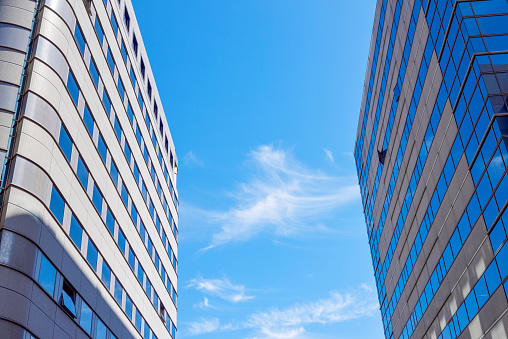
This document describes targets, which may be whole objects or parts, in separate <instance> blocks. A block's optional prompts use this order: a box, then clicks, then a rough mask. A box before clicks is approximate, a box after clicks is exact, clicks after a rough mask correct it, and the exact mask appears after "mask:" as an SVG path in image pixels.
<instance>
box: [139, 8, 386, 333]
mask: <svg viewBox="0 0 508 339" xmlns="http://www.w3.org/2000/svg"><path fill="white" fill-rule="evenodd" d="M133 2H134V8H135V10H136V16H137V19H138V22H139V24H140V27H141V32H142V34H143V41H144V43H145V46H146V49H147V51H148V55H149V58H150V64H151V67H152V69H153V71H154V74H155V78H156V81H157V87H158V90H159V93H160V94H161V97H162V101H163V106H164V109H165V112H166V115H167V117H168V123H169V126H170V129H171V133H172V136H173V140H174V142H175V145H176V151H177V155H178V158H179V174H178V185H177V186H178V191H179V197H180V216H179V217H180V219H179V230H180V238H179V249H178V252H179V270H178V274H179V280H178V294H179V299H178V337H179V338H184V337H185V338H187V337H188V338H198V339H199V338H212V339H214V338H222V339H223V338H226V339H227V338H246V339H254V338H257V339H264V338H267V339H268V338H318V339H320V338H339V339H346V338H360V339H362V338H369V339H371V338H382V337H383V334H382V333H383V332H382V325H381V319H380V315H379V310H378V303H377V297H376V292H375V285H374V278H373V271H372V264H371V261H370V254H369V247H368V243H367V236H366V231H365V225H364V221H363V215H362V206H361V200H360V194H359V189H358V186H357V181H358V180H357V178H356V171H355V168H354V159H353V155H352V153H353V147H354V139H355V136H356V128H357V123H358V114H359V109H360V103H361V97H362V91H363V82H364V78H365V67H366V64H367V58H368V49H369V44H370V36H371V33H372V22H373V17H374V10H375V1H374V0H367V1H339V0H333V1H332V0H313V1H310V0H306V1H302V0H256V1H252V0H245V1H239V0H235V1H233V0H206V1H205V0H199V1H198V0H185V1H183V0H179V1H176V0H164V1H163V0H133Z"/></svg>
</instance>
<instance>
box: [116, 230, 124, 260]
mask: <svg viewBox="0 0 508 339" xmlns="http://www.w3.org/2000/svg"><path fill="white" fill-rule="evenodd" d="M118 247H120V252H122V255H123V254H124V252H125V235H123V232H122V230H121V229H118Z"/></svg>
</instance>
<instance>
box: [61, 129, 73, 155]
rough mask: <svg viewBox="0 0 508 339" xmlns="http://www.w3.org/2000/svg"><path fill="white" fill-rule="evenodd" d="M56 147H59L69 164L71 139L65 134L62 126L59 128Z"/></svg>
mask: <svg viewBox="0 0 508 339" xmlns="http://www.w3.org/2000/svg"><path fill="white" fill-rule="evenodd" d="M58 146H60V149H61V150H62V152H63V154H64V155H65V157H66V158H67V161H69V162H70V161H71V154H72V141H71V138H70V137H69V133H68V132H67V130H66V129H65V127H64V125H63V124H62V127H61V128H60V137H59V139H58Z"/></svg>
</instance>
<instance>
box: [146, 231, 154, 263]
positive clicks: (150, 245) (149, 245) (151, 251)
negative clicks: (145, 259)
mask: <svg viewBox="0 0 508 339" xmlns="http://www.w3.org/2000/svg"><path fill="white" fill-rule="evenodd" d="M147 248H148V254H150V258H151V257H152V254H153V244H152V239H150V236H148V247H147Z"/></svg>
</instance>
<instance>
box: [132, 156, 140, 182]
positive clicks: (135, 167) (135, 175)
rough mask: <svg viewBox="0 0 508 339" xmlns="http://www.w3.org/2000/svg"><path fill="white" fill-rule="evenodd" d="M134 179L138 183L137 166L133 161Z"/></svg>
mask: <svg viewBox="0 0 508 339" xmlns="http://www.w3.org/2000/svg"><path fill="white" fill-rule="evenodd" d="M133 167H134V170H133V172H134V179H136V182H137V183H139V168H138V164H136V161H134V166H133Z"/></svg>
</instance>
